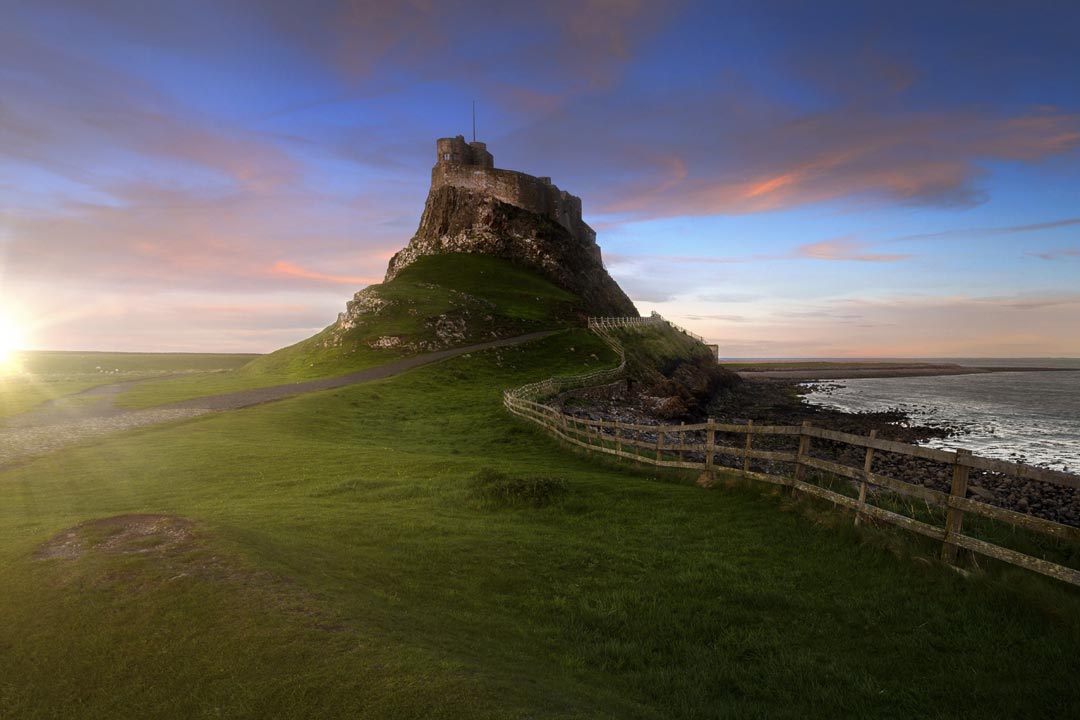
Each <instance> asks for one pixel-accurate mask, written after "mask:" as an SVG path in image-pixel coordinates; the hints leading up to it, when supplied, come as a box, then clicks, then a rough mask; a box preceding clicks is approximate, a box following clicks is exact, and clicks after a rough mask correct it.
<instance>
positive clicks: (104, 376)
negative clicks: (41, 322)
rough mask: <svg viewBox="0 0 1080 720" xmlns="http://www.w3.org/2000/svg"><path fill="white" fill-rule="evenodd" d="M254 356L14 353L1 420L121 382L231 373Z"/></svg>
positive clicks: (1, 398) (1, 389)
mask: <svg viewBox="0 0 1080 720" xmlns="http://www.w3.org/2000/svg"><path fill="white" fill-rule="evenodd" d="M256 357H258V356H257V355H247V354H218V353H110V352H52V351H27V352H20V353H17V362H18V364H19V365H20V366H21V370H22V372H21V373H19V374H16V375H11V374H7V375H5V374H0V418H4V417H8V416H11V415H16V414H18V413H22V412H26V411H27V410H31V409H33V408H35V407H37V406H38V405H41V404H42V403H45V402H48V401H50V400H57V399H59V398H62V397H66V396H68V395H73V394H75V393H79V392H82V391H84V390H89V389H90V388H93V387H97V386H99V385H108V384H112V383H117V382H124V381H126V380H142V379H147V378H155V377H162V376H166V375H179V374H182V375H185V376H194V375H198V376H200V377H201V378H202V379H204V380H205V379H206V378H207V376H208V374H210V373H218V372H220V371H223V370H235V369H237V368H239V367H241V366H243V365H246V364H247V363H249V362H251V361H252V360H253V359H254V358H256Z"/></svg>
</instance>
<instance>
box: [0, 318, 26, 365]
mask: <svg viewBox="0 0 1080 720" xmlns="http://www.w3.org/2000/svg"><path fill="white" fill-rule="evenodd" d="M22 346H23V334H22V331H21V330H20V329H19V326H18V325H16V324H15V323H14V322H12V321H11V320H10V319H8V318H7V317H6V316H4V315H2V314H0V375H6V374H9V373H12V372H15V371H16V370H18V366H17V363H16V358H15V351H16V350H19V349H20V348H22Z"/></svg>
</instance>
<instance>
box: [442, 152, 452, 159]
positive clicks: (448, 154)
mask: <svg viewBox="0 0 1080 720" xmlns="http://www.w3.org/2000/svg"><path fill="white" fill-rule="evenodd" d="M442 159H443V160H449V159H450V153H443V156H442Z"/></svg>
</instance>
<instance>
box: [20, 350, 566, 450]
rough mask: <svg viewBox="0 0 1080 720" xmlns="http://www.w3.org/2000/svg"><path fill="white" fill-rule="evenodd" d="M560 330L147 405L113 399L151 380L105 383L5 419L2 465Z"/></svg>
mask: <svg viewBox="0 0 1080 720" xmlns="http://www.w3.org/2000/svg"><path fill="white" fill-rule="evenodd" d="M554 332H557V331H555V330H545V331H542V332H534V333H528V334H527V335H518V336H517V337H512V338H504V339H502V340H492V341H491V342H486V343H480V344H478V345H469V346H467V347H459V348H452V349H450V350H440V351H439V352H433V353H427V354H425V355H417V356H415V357H411V358H405V359H403V360H397V361H395V362H391V363H387V364H386V365H379V366H377V367H372V368H367V369H366V370H360V371H358V372H354V373H349V374H348V375H341V376H339V377H332V378H320V379H318V380H307V381H304V382H296V383H288V384H285V385H271V386H269V387H262V388H252V389H250V390H239V391H237V392H231V393H222V394H220V395H209V396H207V397H201V398H194V399H192V400H182V401H180V402H175V403H170V404H168V405H161V406H159V407H156V408H149V409H147V410H124V409H123V408H118V407H116V404H115V403H114V402H113V401H114V399H115V398H116V397H117V396H118V395H119V394H120V393H122V392H124V391H125V390H126V389H127V388H128V387H130V386H131V385H133V384H134V383H138V382H146V380H129V381H127V382H119V383H113V384H111V385H99V386H97V387H94V388H91V389H89V390H86V391H84V392H81V393H78V394H75V395H68V396H66V397H63V398H58V399H56V400H52V401H50V402H48V403H45V404H44V405H41V406H39V407H37V408H34V409H33V410H29V411H27V412H24V413H21V414H19V415H13V416H11V417H8V418H4V419H2V420H0V470H4V469H6V468H7V467H10V466H12V465H14V464H16V463H17V462H19V461H21V460H23V459H25V458H29V457H32V456H35V455H41V454H43V453H47V452H52V451H53V450H58V449H60V448H62V447H66V446H68V445H73V444H75V443H78V442H82V441H84V440H90V439H93V438H96V437H100V436H102V435H108V434H111V433H114V432H119V431H122V430H130V429H133V428H137V427H143V426H145V425H155V424H158V423H163V422H169V421H171V420H181V419H186V418H193V417H198V416H199V415H205V414H207V413H211V412H222V411H225V410H237V409H239V408H245V407H251V406H252V405H260V404H262V403H267V402H272V401H274V400H282V399H285V398H290V397H295V396H296V395H303V394H306V393H312V392H318V391H320V390H332V389H334V388H339V387H345V386H347V385H358V384H360V383H365V382H370V381H372V380H381V379H382V378H387V377H390V376H391V375H397V374H398V373H401V372H405V371H406V370H410V369H412V368H414V367H419V366H420V365H427V364H429V363H433V362H438V361H439V360H446V359H447V358H452V357H457V356H459V355H467V354H468V353H472V352H477V351H479V350H488V349H490V348H496V347H505V346H507V345H518V344H520V343H524V342H528V341H530V340H536V339H538V338H542V337H546V336H548V335H551V334H552V333H554ZM155 379H160V378H155Z"/></svg>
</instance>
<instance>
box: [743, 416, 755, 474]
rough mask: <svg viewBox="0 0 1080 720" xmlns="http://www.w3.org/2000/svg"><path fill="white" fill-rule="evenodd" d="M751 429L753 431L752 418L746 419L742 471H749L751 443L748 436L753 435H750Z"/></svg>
mask: <svg viewBox="0 0 1080 720" xmlns="http://www.w3.org/2000/svg"><path fill="white" fill-rule="evenodd" d="M753 431H754V421H753V420H747V421H746V452H744V453H743V456H742V469H743V472H750V445H751V441H750V438H751V437H753V435H752V433H753Z"/></svg>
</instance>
